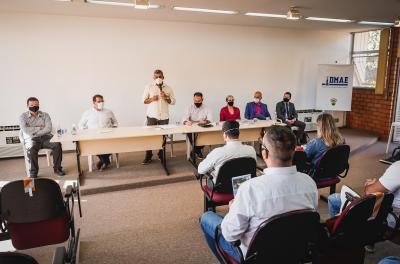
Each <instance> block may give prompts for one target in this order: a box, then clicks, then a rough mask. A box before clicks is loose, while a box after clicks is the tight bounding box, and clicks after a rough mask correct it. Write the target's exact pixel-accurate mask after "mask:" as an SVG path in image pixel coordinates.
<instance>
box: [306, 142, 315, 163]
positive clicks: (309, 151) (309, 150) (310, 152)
mask: <svg viewBox="0 0 400 264" xmlns="http://www.w3.org/2000/svg"><path fill="white" fill-rule="evenodd" d="M316 145H317V141H316V140H315V139H313V140H311V141H310V143H308V144H307V145H306V146H305V147H304V152H305V153H306V155H307V159H312V158H313V157H314V155H315V153H316V152H317V149H316Z"/></svg>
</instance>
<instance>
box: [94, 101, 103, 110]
mask: <svg viewBox="0 0 400 264" xmlns="http://www.w3.org/2000/svg"><path fill="white" fill-rule="evenodd" d="M96 105H97V109H99V110H103V108H104V102H101V103H96Z"/></svg>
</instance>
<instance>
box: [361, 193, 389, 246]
mask: <svg viewBox="0 0 400 264" xmlns="http://www.w3.org/2000/svg"><path fill="white" fill-rule="evenodd" d="M377 195H378V196H379V195H382V194H379V193H378V194H377ZM378 196H376V201H375V208H374V211H375V210H377V212H374V215H375V217H374V218H370V219H369V220H368V233H367V234H368V238H367V240H369V241H370V242H371V243H373V242H377V241H381V240H384V238H385V237H386V234H385V231H386V228H387V217H388V215H389V213H390V212H391V210H392V205H393V200H394V195H393V193H384V194H383V198H381V200H380V201H379V198H378ZM378 201H379V202H380V204H379V205H377V203H379V202H378Z"/></svg>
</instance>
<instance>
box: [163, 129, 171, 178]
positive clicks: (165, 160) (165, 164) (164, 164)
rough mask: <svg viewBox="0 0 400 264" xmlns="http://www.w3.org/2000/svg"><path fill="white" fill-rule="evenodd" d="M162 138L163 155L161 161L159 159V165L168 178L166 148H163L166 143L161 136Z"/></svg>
mask: <svg viewBox="0 0 400 264" xmlns="http://www.w3.org/2000/svg"><path fill="white" fill-rule="evenodd" d="M163 137H164V142H163V146H162V152H163V155H162V159H161V165H162V166H163V168H164V171H165V173H166V174H167V176H168V175H169V171H168V168H167V150H166V147H165V145H166V144H165V143H166V136H163Z"/></svg>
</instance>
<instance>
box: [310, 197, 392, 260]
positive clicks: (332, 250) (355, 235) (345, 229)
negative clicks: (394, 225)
mask: <svg viewBox="0 0 400 264" xmlns="http://www.w3.org/2000/svg"><path fill="white" fill-rule="evenodd" d="M393 197H394V196H393V194H385V195H383V194H377V195H375V194H370V195H366V196H364V197H362V198H358V199H355V200H353V201H352V202H350V204H349V205H347V207H346V208H344V209H343V211H342V213H341V214H340V215H338V216H336V217H333V218H331V219H328V220H327V221H326V223H325V224H324V226H325V230H326V233H325V234H323V236H321V239H320V241H321V243H320V246H319V254H318V258H317V261H316V262H315V263H324V264H325V263H326V264H330V263H349V264H350V263H364V255H365V249H364V246H365V245H369V244H373V243H376V242H379V241H383V240H385V239H386V238H385V234H384V233H385V232H384V230H385V228H386V218H387V216H388V214H389V211H390V207H391V205H392V203H393ZM377 201H379V202H377Z"/></svg>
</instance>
